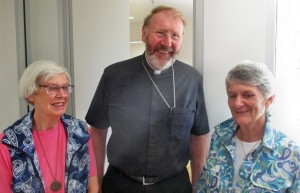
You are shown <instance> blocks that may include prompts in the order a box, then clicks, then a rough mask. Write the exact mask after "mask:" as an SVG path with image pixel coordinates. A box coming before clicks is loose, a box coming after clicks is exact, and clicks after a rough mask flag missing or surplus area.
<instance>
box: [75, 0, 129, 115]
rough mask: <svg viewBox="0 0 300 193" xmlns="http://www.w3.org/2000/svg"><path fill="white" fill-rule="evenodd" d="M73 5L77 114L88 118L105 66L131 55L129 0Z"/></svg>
mask: <svg viewBox="0 0 300 193" xmlns="http://www.w3.org/2000/svg"><path fill="white" fill-rule="evenodd" d="M72 9H73V10H72V12H73V13H72V20H73V27H72V29H73V51H74V53H73V57H74V83H75V93H74V94H75V115H76V117H78V118H80V119H83V120H84V117H85V115H86V113H87V110H88V107H89V105H90V103H91V100H92V97H93V95H94V93H95V90H96V87H97V85H98V83H99V80H100V78H101V76H102V73H103V70H104V68H105V67H106V66H108V65H110V64H112V63H114V62H118V61H120V60H124V59H128V58H129V25H128V23H129V19H128V18H129V0H113V1H98V0H85V1H72ZM116 76H117V75H116Z"/></svg>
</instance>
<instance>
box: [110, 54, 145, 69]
mask: <svg viewBox="0 0 300 193" xmlns="http://www.w3.org/2000/svg"><path fill="white" fill-rule="evenodd" d="M140 58H141V56H136V57H134V58H130V59H126V60H122V61H119V62H116V63H113V64H111V65H109V66H108V67H106V69H107V70H120V69H126V68H130V67H133V66H136V65H137V64H138V63H139V60H141V59H140Z"/></svg>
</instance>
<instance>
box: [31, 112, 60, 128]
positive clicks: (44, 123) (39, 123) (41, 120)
mask: <svg viewBox="0 0 300 193" xmlns="http://www.w3.org/2000/svg"><path fill="white" fill-rule="evenodd" d="M59 121H60V119H59V118H58V119H57V118H55V119H49V118H45V117H43V116H39V115H36V114H34V116H33V125H34V128H35V129H36V130H39V131H46V130H49V129H52V128H55V127H58V124H59Z"/></svg>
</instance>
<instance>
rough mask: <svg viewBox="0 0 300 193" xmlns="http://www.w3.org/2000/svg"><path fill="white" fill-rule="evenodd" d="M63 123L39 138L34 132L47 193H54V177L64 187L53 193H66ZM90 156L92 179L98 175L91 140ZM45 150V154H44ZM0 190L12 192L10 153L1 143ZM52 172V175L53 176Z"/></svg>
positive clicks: (40, 132)
mask: <svg viewBox="0 0 300 193" xmlns="http://www.w3.org/2000/svg"><path fill="white" fill-rule="evenodd" d="M60 128H64V126H63V123H62V122H60V123H59V127H56V128H53V129H50V130H47V131H39V138H40V141H39V138H38V135H37V131H36V130H33V140H34V146H35V149H36V152H37V156H38V160H39V166H40V168H41V171H42V176H43V180H44V184H45V192H46V193H52V192H53V191H52V190H50V184H51V183H52V182H53V180H54V179H53V176H52V174H53V175H54V176H56V180H57V181H59V182H60V183H61V185H62V188H61V189H60V190H59V191H57V192H53V193H64V192H65V191H64V184H65V180H64V176H65V163H66V146H67V138H66V133H65V130H64V129H60ZM3 136H4V134H3V133H1V134H0V140H2V138H3ZM88 143H89V154H90V160H91V170H90V177H91V176H96V175H97V168H96V160H95V155H94V150H93V146H92V142H91V140H89V142H88ZM43 149H44V152H43ZM44 153H45V155H46V157H47V160H48V162H49V164H50V167H51V170H50V168H49V166H48V164H47V160H46V159H45V156H44ZM0 168H1V169H0V190H1V192H12V187H11V182H12V163H11V158H10V153H9V151H8V148H7V146H6V145H3V144H2V143H0ZM51 172H52V174H51ZM45 174H46V175H45Z"/></svg>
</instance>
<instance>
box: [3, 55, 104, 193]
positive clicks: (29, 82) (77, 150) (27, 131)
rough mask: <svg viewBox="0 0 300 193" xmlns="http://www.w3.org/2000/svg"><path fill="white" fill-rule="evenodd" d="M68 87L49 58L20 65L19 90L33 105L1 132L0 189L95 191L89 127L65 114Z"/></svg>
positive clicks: (66, 75) (37, 192)
mask: <svg viewBox="0 0 300 193" xmlns="http://www.w3.org/2000/svg"><path fill="white" fill-rule="evenodd" d="M72 87H73V85H72V84H71V77H70V75H69V73H68V72H67V71H66V69H65V68H64V67H63V66H61V65H58V64H56V63H54V62H51V61H45V60H42V61H37V62H35V63H33V64H31V65H29V66H28V67H27V68H26V69H25V71H24V73H23V75H22V77H21V79H20V83H19V94H20V96H21V97H23V98H24V99H25V100H26V101H27V102H28V103H29V104H31V105H32V106H33V107H34V108H33V110H32V111H30V112H29V113H27V114H26V115H25V116H24V117H23V118H21V119H19V120H17V121H16V122H15V123H13V124H12V125H11V126H9V127H8V128H6V129H5V130H4V131H3V133H1V134H0V140H1V142H2V143H1V144H0V166H1V169H0V192H6V193H8V192H30V193H41V192H46V193H50V192H59V193H66V192H68V193H75V192H76V193H79V192H82V193H86V192H98V189H99V185H98V182H97V181H98V179H97V169H96V163H95V156H94V153H93V149H92V143H91V140H90V135H89V131H88V126H87V124H86V123H85V122H83V121H81V120H79V119H76V118H74V117H71V116H69V115H66V114H65V112H66V108H67V104H68V101H69V97H70V94H71V92H72Z"/></svg>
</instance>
